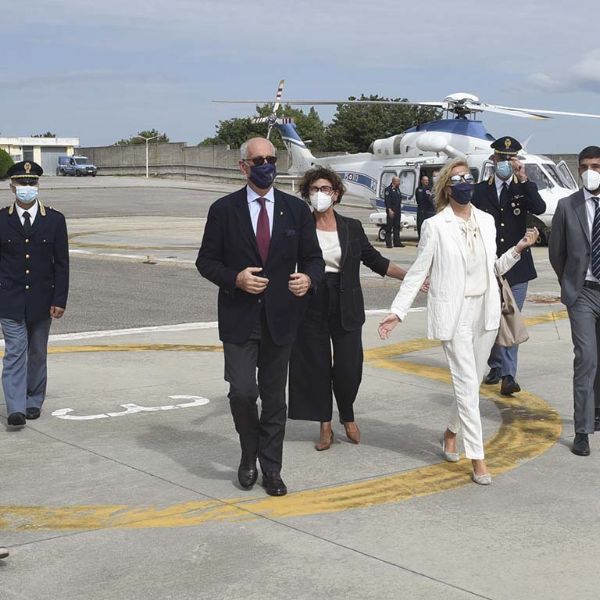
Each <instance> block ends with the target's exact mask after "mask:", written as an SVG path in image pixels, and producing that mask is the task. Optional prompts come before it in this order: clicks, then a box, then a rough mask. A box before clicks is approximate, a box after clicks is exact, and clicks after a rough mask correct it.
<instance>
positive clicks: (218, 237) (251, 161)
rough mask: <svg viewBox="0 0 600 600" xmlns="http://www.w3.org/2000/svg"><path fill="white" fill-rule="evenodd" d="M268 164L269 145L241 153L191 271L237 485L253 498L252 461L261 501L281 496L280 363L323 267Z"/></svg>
mask: <svg viewBox="0 0 600 600" xmlns="http://www.w3.org/2000/svg"><path fill="white" fill-rule="evenodd" d="M275 163H276V157H275V148H274V147H273V144H272V143H271V142H270V141H269V140H267V139H265V138H252V139H250V140H248V141H247V142H246V143H245V144H243V145H242V148H241V160H240V163H239V165H240V170H241V171H242V173H243V174H244V175H245V176H246V178H247V185H246V186H245V187H244V188H242V189H241V190H239V191H237V192H234V193H233V194H229V195H228V196H225V197H223V198H220V199H219V200H217V201H216V202H215V203H214V204H213V205H212V206H211V207H210V209H209V211H208V218H207V221H206V226H205V229H204V237H203V239H202V246H201V247H200V251H199V252H198V259H197V260H196V267H197V268H198V271H199V272H200V274H201V275H202V276H203V277H206V279H208V280H210V281H212V282H213V283H214V284H215V285H217V286H219V300H218V310H219V337H220V339H221V341H222V342H223V350H224V354H225V380H226V381H227V382H228V383H229V400H230V407H231V413H232V415H233V421H234V423H235V428H236V431H237V432H238V434H239V438H240V445H241V449H242V457H241V461H240V465H239V468H238V480H239V482H240V485H241V486H242V487H243V488H244V489H250V488H252V486H253V485H254V483H255V482H256V479H257V476H258V470H257V467H256V460H257V458H258V461H259V463H260V467H261V470H262V473H263V486H264V488H265V491H266V492H267V493H268V494H270V495H272V496H283V495H284V494H286V493H287V488H286V486H285V484H284V482H283V480H282V479H281V464H282V454H283V438H284V433H285V421H286V402H285V386H286V381H287V369H288V362H289V357H290V351H291V347H292V343H293V341H294V339H295V337H296V330H297V328H298V325H299V322H300V318H301V313H302V311H303V309H304V307H305V302H304V301H303V298H302V297H303V296H304V295H305V294H307V293H308V292H309V290H310V289H311V288H312V287H315V286H316V285H317V284H318V283H319V281H320V280H321V278H322V276H323V272H324V268H325V263H324V261H323V257H322V254H321V249H320V247H319V243H318V240H317V235H316V230H315V224H314V219H313V218H312V215H311V213H310V210H309V208H308V206H307V204H306V203H304V202H302V201H301V200H300V199H299V198H297V197H295V196H291V195H289V194H285V193H283V192H281V191H279V190H277V189H275V188H273V183H274V180H275V175H276V167H275ZM259 396H260V399H261V407H262V408H261V413H260V416H259V414H258V409H257V405H256V401H257V398H258V397H259Z"/></svg>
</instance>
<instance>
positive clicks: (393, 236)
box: [383, 177, 404, 248]
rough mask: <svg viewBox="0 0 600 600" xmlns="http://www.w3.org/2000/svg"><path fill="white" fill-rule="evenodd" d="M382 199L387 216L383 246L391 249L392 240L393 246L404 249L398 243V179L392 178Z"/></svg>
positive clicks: (400, 214) (401, 244) (399, 202)
mask: <svg viewBox="0 0 600 600" xmlns="http://www.w3.org/2000/svg"><path fill="white" fill-rule="evenodd" d="M383 199H384V201H385V212H386V214H387V223H386V227H385V245H386V246H387V247H388V248H391V247H392V240H393V242H394V246H397V247H399V248H404V244H403V243H402V242H401V241H400V229H401V220H402V196H401V195H400V178H399V177H392V182H391V183H390V185H388V186H387V187H386V188H385V192H384V193H383Z"/></svg>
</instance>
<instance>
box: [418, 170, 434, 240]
mask: <svg viewBox="0 0 600 600" xmlns="http://www.w3.org/2000/svg"><path fill="white" fill-rule="evenodd" d="M420 183H421V185H419V187H418V188H417V191H416V192H415V200H416V201H417V233H418V235H419V239H421V227H422V226H423V221H425V219H429V217H433V215H435V206H434V204H433V194H432V193H431V185H429V177H428V176H427V175H421V182H420Z"/></svg>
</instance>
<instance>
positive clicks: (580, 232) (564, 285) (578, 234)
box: [548, 190, 592, 306]
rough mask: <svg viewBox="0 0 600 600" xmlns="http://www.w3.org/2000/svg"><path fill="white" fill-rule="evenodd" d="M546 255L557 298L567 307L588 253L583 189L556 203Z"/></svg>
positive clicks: (578, 289)
mask: <svg viewBox="0 0 600 600" xmlns="http://www.w3.org/2000/svg"><path fill="white" fill-rule="evenodd" d="M548 252H549V255H550V264H551V265H552V268H553V269H554V271H555V273H556V275H557V276H558V281H559V283H560V291H561V296H560V299H561V300H562V302H563V303H564V304H565V305H566V306H571V305H573V304H574V303H575V301H576V300H577V298H578V296H579V294H580V293H581V289H582V288H583V282H584V281H585V278H586V275H587V270H588V267H589V264H590V260H591V252H592V245H591V242H590V227H589V223H588V217H587V211H586V207H585V196H584V194H583V190H579V191H577V192H575V193H574V194H571V195H570V196H567V197H566V198H562V199H561V200H559V201H558V205H557V206H556V212H555V213H554V217H553V218H552V235H550V240H549V242H548Z"/></svg>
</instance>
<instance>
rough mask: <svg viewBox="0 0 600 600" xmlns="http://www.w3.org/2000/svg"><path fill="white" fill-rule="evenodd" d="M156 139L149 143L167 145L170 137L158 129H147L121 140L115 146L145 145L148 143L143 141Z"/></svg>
mask: <svg viewBox="0 0 600 600" xmlns="http://www.w3.org/2000/svg"><path fill="white" fill-rule="evenodd" d="M142 138H145V139H148V138H155V139H153V140H150V142H149V143H151V144H152V143H166V142H168V141H169V137H168V136H167V134H166V133H159V132H158V131H157V130H156V129H149V130H148V129H147V130H144V131H138V133H137V135H132V136H131V137H129V138H127V139H121V140H119V141H118V142H115V143H114V144H113V146H130V145H132V144H145V143H146V142H145V141H144V140H143V139H142Z"/></svg>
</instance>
